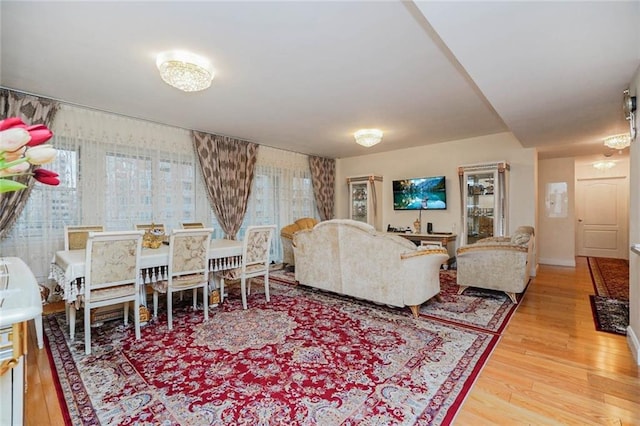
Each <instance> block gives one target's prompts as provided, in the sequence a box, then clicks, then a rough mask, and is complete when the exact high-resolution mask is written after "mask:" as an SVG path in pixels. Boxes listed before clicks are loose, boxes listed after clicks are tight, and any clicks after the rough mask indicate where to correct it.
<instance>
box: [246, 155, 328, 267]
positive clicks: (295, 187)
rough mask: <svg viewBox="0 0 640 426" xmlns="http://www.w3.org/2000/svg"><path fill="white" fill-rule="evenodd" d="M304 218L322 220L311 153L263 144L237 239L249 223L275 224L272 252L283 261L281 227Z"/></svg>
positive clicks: (273, 255) (276, 258) (274, 256)
mask: <svg viewBox="0 0 640 426" xmlns="http://www.w3.org/2000/svg"><path fill="white" fill-rule="evenodd" d="M301 217H314V218H316V219H319V214H318V209H317V208H316V202H315V197H314V195H313V187H312V184H311V170H310V169H309V159H308V156H306V155H303V154H298V153H295V152H290V151H283V150H280V149H275V148H271V147H268V146H263V145H261V146H260V149H259V150H258V160H257V161H256V170H255V176H254V178H253V184H252V188H251V196H250V197H249V205H248V207H247V214H246V215H245V218H244V221H243V223H242V227H241V228H240V232H239V233H238V239H242V238H243V237H244V232H245V229H246V227H247V226H249V225H253V224H256V225H270V224H275V225H276V226H277V234H276V235H275V236H274V239H273V240H274V241H273V246H272V253H271V254H272V258H273V259H274V260H276V261H282V243H281V241H280V234H279V232H280V229H281V228H283V227H284V226H286V225H289V224H291V223H293V222H294V221H295V220H296V219H299V218H301Z"/></svg>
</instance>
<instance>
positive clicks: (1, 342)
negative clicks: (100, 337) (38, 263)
mask: <svg viewBox="0 0 640 426" xmlns="http://www.w3.org/2000/svg"><path fill="white" fill-rule="evenodd" d="M31 319H35V320H36V333H39V330H41V328H42V301H41V300H40V290H39V287H38V283H37V281H36V278H35V276H34V275H33V273H32V272H31V270H30V269H29V267H28V266H27V265H26V264H25V263H24V262H23V261H22V260H21V259H19V258H17V257H2V258H0V425H12V426H13V425H22V423H23V413H24V406H23V401H24V392H25V379H26V374H25V368H26V357H25V355H26V353H27V321H29V320H31Z"/></svg>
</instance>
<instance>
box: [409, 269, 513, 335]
mask: <svg viewBox="0 0 640 426" xmlns="http://www.w3.org/2000/svg"><path fill="white" fill-rule="evenodd" d="M457 292H458V284H456V271H455V270H447V271H444V270H442V271H440V300H437V299H436V298H433V299H431V300H429V301H427V302H426V303H423V304H422V307H421V308H420V314H421V315H424V316H426V317H428V318H435V319H439V320H441V321H447V322H451V323H454V324H459V325H463V326H467V327H471V328H476V329H479V330H484V331H489V332H492V333H498V334H500V333H502V332H503V331H504V329H505V327H506V326H507V324H508V323H509V319H510V318H511V316H512V315H513V313H514V312H515V311H516V308H517V307H518V305H516V304H514V303H513V302H511V299H509V296H507V295H506V293H505V292H503V291H496V290H487V289H483V288H474V287H469V288H467V289H466V290H465V291H464V293H462V294H457ZM523 295H524V293H522V294H518V295H517V296H518V301H520V300H521V299H522V296H523Z"/></svg>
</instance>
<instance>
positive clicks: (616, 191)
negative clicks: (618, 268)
mask: <svg viewBox="0 0 640 426" xmlns="http://www.w3.org/2000/svg"><path fill="white" fill-rule="evenodd" d="M628 199H629V184H628V180H627V178H626V177H603V178H578V179H577V181H576V219H577V223H576V225H577V226H576V254H577V255H578V256H590V257H609V258H618V259H628V258H629V241H628V240H629V231H628V223H629V206H628Z"/></svg>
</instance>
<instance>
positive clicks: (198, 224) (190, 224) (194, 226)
mask: <svg viewBox="0 0 640 426" xmlns="http://www.w3.org/2000/svg"><path fill="white" fill-rule="evenodd" d="M180 226H182V229H202V228H204V223H202V222H183V223H181V224H180Z"/></svg>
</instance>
